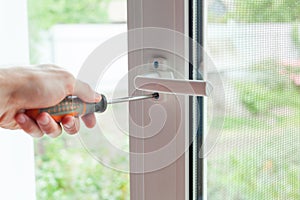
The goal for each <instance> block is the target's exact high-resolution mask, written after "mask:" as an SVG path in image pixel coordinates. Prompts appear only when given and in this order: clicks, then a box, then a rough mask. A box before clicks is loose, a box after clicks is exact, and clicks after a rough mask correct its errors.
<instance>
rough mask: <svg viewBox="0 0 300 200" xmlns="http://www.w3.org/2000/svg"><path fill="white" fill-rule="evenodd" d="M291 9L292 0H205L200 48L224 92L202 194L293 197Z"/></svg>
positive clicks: (295, 39)
mask: <svg viewBox="0 0 300 200" xmlns="http://www.w3.org/2000/svg"><path fill="white" fill-rule="evenodd" d="M299 9H300V4H299V1H297V0H289V1H278V0H235V1H219V0H209V1H208V22H207V27H206V29H207V34H206V40H207V41H206V42H207V46H206V50H207V52H208V54H209V55H210V56H211V58H212V60H213V61H214V63H215V65H216V67H217V69H218V73H219V74H221V76H222V81H223V87H224V90H225V95H226V99H225V100H224V99H220V100H219V102H218V104H222V105H223V104H225V108H226V115H225V121H224V126H223V129H222V134H221V136H220V137H219V138H218V140H217V144H216V146H215V148H214V149H213V151H212V152H211V153H210V154H209V155H208V157H207V160H208V199H300V189H299V188H300V182H299V180H300V87H299V86H300V27H299V19H300V18H299V17H300V12H299ZM210 73H212V72H210ZM214 106H215V105H214Z"/></svg>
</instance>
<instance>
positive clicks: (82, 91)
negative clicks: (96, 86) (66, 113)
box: [72, 80, 101, 103]
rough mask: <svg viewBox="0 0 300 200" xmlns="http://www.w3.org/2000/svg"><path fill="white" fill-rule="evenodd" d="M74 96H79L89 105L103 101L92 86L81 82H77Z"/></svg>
mask: <svg viewBox="0 0 300 200" xmlns="http://www.w3.org/2000/svg"><path fill="white" fill-rule="evenodd" d="M72 95H74V96H77V97H78V98H80V99H81V100H83V101H85V102H89V103H93V102H99V101H101V95H100V94H98V93H97V92H95V91H94V90H93V89H92V88H91V86H89V85H88V84H87V83H84V82H82V81H80V80H76V83H75V87H74V94H72Z"/></svg>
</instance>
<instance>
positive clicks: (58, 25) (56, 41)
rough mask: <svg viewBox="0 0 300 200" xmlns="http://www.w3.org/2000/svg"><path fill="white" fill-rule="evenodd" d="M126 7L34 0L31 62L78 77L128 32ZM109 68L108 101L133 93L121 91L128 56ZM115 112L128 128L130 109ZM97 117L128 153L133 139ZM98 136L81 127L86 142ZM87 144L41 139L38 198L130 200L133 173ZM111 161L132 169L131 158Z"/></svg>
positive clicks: (113, 0) (112, 0)
mask: <svg viewBox="0 0 300 200" xmlns="http://www.w3.org/2000/svg"><path fill="white" fill-rule="evenodd" d="M126 4H127V3H126V0H85V1H73V0H61V1H56V0H45V1H39V0H28V13H29V29H30V50H31V52H30V53H31V56H30V57H31V63H33V64H35V63H54V64H55V65H58V66H61V67H64V68H66V69H67V70H68V71H70V72H72V73H73V75H74V76H75V77H76V76H77V75H78V72H79V71H80V69H81V68H82V65H83V63H84V62H85V60H86V59H87V57H88V56H89V55H90V54H91V53H92V52H93V51H94V50H95V49H96V48H97V47H98V46H99V45H101V44H102V43H104V42H106V41H107V40H109V39H111V38H112V37H113V36H115V35H118V34H120V33H123V32H126V31H127V25H126V23H127V16H126V12H127V8H126ZM99 59H101V57H100V58H99ZM99 67H102V66H99ZM109 69H110V70H108V71H107V72H105V74H104V77H103V79H102V80H101V83H100V85H97V87H96V90H97V92H99V93H102V94H105V95H106V96H107V98H108V99H110V98H111V97H112V95H113V94H114V95H116V93H117V94H118V95H125V94H127V87H126V84H125V85H123V87H122V90H119V89H118V90H117V89H116V85H117V84H118V83H119V82H120V79H122V78H123V77H124V74H126V73H127V69H128V66H127V57H126V56H123V57H120V58H119V59H118V60H115V61H114V62H112V64H111V66H110V67H109ZM126 83H127V82H126ZM112 109H113V110H114V112H115V113H122V116H120V117H122V120H123V123H128V119H126V117H127V116H124V114H125V115H126V113H128V112H126V109H127V105H126V104H122V106H121V107H120V106H119V107H118V106H111V107H110V108H109V109H108V110H112ZM96 118H97V120H98V121H99V123H101V124H100V126H103V127H102V128H103V130H105V133H103V135H104V136H105V137H106V139H107V140H108V141H109V142H111V143H113V144H114V146H116V145H118V146H117V147H119V146H121V147H122V150H123V151H125V152H128V149H129V147H128V137H127V135H125V136H124V133H123V132H122V131H121V130H120V129H118V128H116V126H117V125H114V124H113V122H111V116H110V115H109V114H108V113H102V114H96ZM93 134H95V131H92V130H90V129H87V128H85V127H84V126H83V123H81V132H80V136H81V137H82V135H87V136H90V135H91V136H92V137H91V138H92V139H93V138H94V137H93ZM120 135H121V136H122V138H120ZM91 138H88V139H91ZM81 142H82V143H85V142H86V141H84V140H82V138H81V139H80V138H79V137H76V136H75V137H74V136H70V135H67V134H63V135H62V136H60V137H59V138H57V139H54V140H53V139H49V138H47V137H44V138H42V139H40V140H35V147H36V148H35V164H36V183H37V199H61V200H63V199H68V200H69V199H90V200H92V199H95V200H98V199H109V200H111V199H129V174H128V173H123V172H120V171H118V170H115V169H114V166H107V165H106V166H104V164H103V163H101V162H98V161H97V160H96V159H94V158H93V156H94V155H90V154H89V153H88V151H87V150H86V149H84V147H83V145H82V144H81ZM92 142H93V143H92V144H90V143H89V145H94V146H101V142H99V141H98V140H92ZM114 142H116V144H115V143H114ZM88 150H89V148H88ZM102 153H103V152H102ZM105 156H106V157H105V158H113V159H112V160H113V162H114V164H116V165H129V161H128V158H127V157H121V156H113V155H105Z"/></svg>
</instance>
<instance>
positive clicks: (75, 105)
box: [25, 93, 159, 122]
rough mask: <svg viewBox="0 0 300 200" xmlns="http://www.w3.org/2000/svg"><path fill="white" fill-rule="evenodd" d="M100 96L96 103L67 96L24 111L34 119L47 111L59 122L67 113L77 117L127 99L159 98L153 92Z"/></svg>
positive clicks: (100, 111)
mask: <svg viewBox="0 0 300 200" xmlns="http://www.w3.org/2000/svg"><path fill="white" fill-rule="evenodd" d="M101 96H102V99H101V101H100V102H98V103H86V102H83V101H82V100H81V99H79V98H78V97H75V96H67V97H66V98H65V99H64V100H62V101H61V102H60V103H59V104H57V105H55V106H52V107H48V108H40V109H30V110H26V111H25V113H26V114H27V115H28V116H29V117H30V118H32V119H36V118H37V116H38V115H39V114H40V113H42V112H47V113H49V114H50V116H51V117H52V118H53V119H54V120H55V121H56V122H61V120H62V119H63V118H64V117H65V116H67V115H70V116H74V117H79V116H83V115H86V114H89V113H94V112H97V113H103V112H104V111H105V110H106V108H107V104H116V103H123V102H129V101H138V100H145V99H151V98H154V99H158V98H159V94H158V93H153V94H149V95H143V96H133V97H123V98H118V99H110V100H107V99H106V97H105V96H104V95H103V94H102V95H101Z"/></svg>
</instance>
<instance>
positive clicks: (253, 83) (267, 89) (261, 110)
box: [235, 61, 300, 115]
mask: <svg viewBox="0 0 300 200" xmlns="http://www.w3.org/2000/svg"><path fill="white" fill-rule="evenodd" d="M281 70H284V74H281V72H280V71H281ZM291 73H298V74H299V72H298V71H297V69H294V68H293V67H286V68H284V67H282V66H280V65H279V64H276V63H275V62H273V61H268V62H263V63H260V64H258V65H256V66H254V67H253V68H252V70H251V71H250V72H249V74H251V76H252V77H254V78H252V79H248V80H243V81H237V82H236V84H235V86H236V89H237V91H238V93H239V96H240V100H241V102H242V103H243V105H244V106H245V107H246V108H247V109H248V110H249V111H250V112H251V113H252V114H256V115H258V114H260V115H270V114H271V113H270V111H271V110H272V109H273V108H278V107H291V108H295V109H298V110H299V108H300V101H299V100H298V97H299V88H297V86H295V85H294V84H293V82H292V81H291V80H290V74H291Z"/></svg>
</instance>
